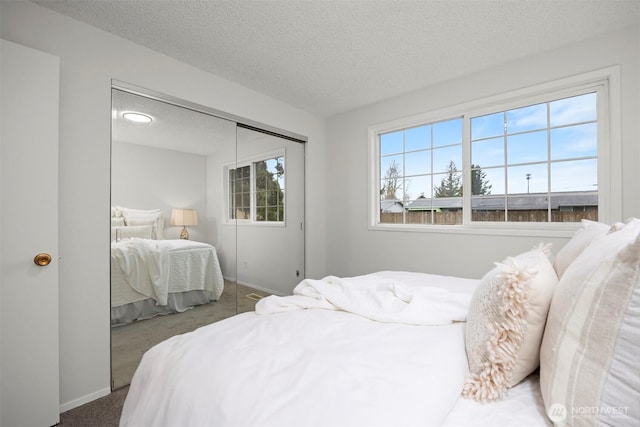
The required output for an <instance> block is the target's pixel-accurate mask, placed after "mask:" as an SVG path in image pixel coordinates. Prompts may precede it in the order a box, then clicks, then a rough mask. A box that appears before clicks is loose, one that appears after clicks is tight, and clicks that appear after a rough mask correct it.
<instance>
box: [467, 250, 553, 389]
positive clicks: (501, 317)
mask: <svg viewBox="0 0 640 427" xmlns="http://www.w3.org/2000/svg"><path fill="white" fill-rule="evenodd" d="M550 252H551V251H550V245H546V246H545V245H542V244H541V245H539V246H537V247H535V248H533V249H532V250H530V251H528V252H525V253H522V254H520V255H518V256H516V257H509V258H507V259H506V260H504V261H503V262H501V263H496V267H495V268H494V269H493V270H491V271H489V272H488V273H487V274H486V275H485V276H484V277H483V278H482V280H481V282H480V285H479V286H478V288H477V289H476V291H475V293H474V295H473V299H472V301H471V306H470V308H469V314H468V315H467V324H466V331H465V346H466V350H467V358H468V360H469V376H468V377H467V379H466V381H465V385H464V390H463V393H462V394H463V396H464V397H467V398H472V399H475V400H478V401H481V402H484V401H492V400H498V399H500V398H502V396H503V395H504V392H505V391H506V390H507V389H508V388H509V387H513V386H514V385H516V384H518V383H519V382H520V381H522V380H523V379H524V378H525V377H526V376H528V375H529V374H530V373H531V372H533V371H534V370H535V369H536V368H537V367H538V365H539V362H540V342H541V341H542V335H543V333H544V326H545V322H546V319H547V313H548V311H549V305H550V303H551V298H552V297H553V292H554V291H555V288H556V286H557V284H558V277H557V276H556V273H555V270H554V269H553V265H552V264H551V261H549V254H550Z"/></svg>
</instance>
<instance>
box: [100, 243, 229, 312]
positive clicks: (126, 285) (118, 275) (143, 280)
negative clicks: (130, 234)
mask: <svg viewBox="0 0 640 427" xmlns="http://www.w3.org/2000/svg"><path fill="white" fill-rule="evenodd" d="M172 257H173V262H172ZM111 260H112V263H113V265H112V274H111V281H112V290H111V291H112V292H111V305H112V307H117V306H121V305H124V304H127V303H130V302H135V301H140V300H142V299H144V298H145V297H147V298H152V299H153V300H155V301H156V302H157V303H158V305H166V304H167V300H168V294H169V293H172V292H187V291H191V290H207V291H210V292H211V293H212V294H213V295H214V298H218V297H219V296H220V294H221V293H222V290H223V287H224V282H223V278H222V272H221V270H220V265H219V262H218V257H217V256H216V252H215V248H214V247H213V246H211V245H209V244H206V243H201V242H195V241H191V240H182V239H181V240H177V239H176V240H149V239H137V238H133V239H124V240H121V241H119V242H112V243H111ZM114 269H115V270H114ZM116 270H117V271H116ZM131 289H133V290H134V291H135V292H134V293H132V292H131ZM136 292H137V294H136Z"/></svg>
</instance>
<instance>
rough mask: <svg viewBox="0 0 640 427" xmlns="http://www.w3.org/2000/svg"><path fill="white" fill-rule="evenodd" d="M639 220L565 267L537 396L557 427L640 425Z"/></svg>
mask: <svg viewBox="0 0 640 427" xmlns="http://www.w3.org/2000/svg"><path fill="white" fill-rule="evenodd" d="M638 354H640V220H638V219H632V220H630V221H628V222H627V223H626V224H625V225H624V227H622V228H621V229H619V230H618V231H614V232H612V233H610V234H607V235H605V236H603V237H599V238H597V239H594V240H593V241H592V242H591V243H590V244H589V246H588V247H587V248H586V249H585V250H584V251H583V252H582V253H581V254H580V255H579V256H578V258H576V260H575V261H574V262H573V263H572V264H571V265H570V266H569V268H567V271H566V272H565V274H564V275H563V276H562V279H561V280H560V283H559V284H558V289H557V291H556V293H555V295H554V297H553V301H552V303H551V308H550V310H549V316H548V320H547V328H546V330H545V333H544V339H543V341H542V346H541V349H540V390H541V391H542V398H543V401H544V404H545V407H546V410H547V413H548V415H549V418H551V420H552V421H553V422H554V423H556V424H557V425H637V423H638V420H639V419H640V405H638V402H640V376H639V375H638V373H639V372H640V358H639V357H638Z"/></svg>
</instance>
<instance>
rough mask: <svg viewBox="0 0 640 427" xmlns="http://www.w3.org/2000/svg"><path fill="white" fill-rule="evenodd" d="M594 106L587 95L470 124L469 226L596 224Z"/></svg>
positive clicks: (478, 118)
mask: <svg viewBox="0 0 640 427" xmlns="http://www.w3.org/2000/svg"><path fill="white" fill-rule="evenodd" d="M596 101H597V92H589V93H585V94H582V95H577V96H571V97H567V98H561V99H554V100H553V101H549V102H542V103H537V104H534V105H529V106H525V107H520V108H514V109H510V110H506V111H499V112H497V113H492V114H487V115H482V116H475V117H470V124H471V126H470V128H471V137H470V141H471V173H472V195H471V212H472V220H473V221H517V222H579V221H580V220H582V219H590V220H597V219H598V117H597V108H596V107H597V102H596ZM569 207H570V208H572V209H567V208H569ZM573 208H578V209H573Z"/></svg>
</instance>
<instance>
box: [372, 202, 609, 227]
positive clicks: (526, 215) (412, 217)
mask: <svg viewBox="0 0 640 427" xmlns="http://www.w3.org/2000/svg"><path fill="white" fill-rule="evenodd" d="M432 215H433V217H432ZM471 217H472V220H473V221H479V222H487V221H495V222H504V221H505V212H504V211H473V213H472V214H471ZM583 219H589V220H591V221H597V220H598V208H597V207H595V206H589V207H587V208H585V209H584V210H574V211H558V210H552V211H551V222H580V221H581V220H583ZM509 222H548V211H546V210H517V211H516V210H511V211H509ZM380 223H381V224H437V225H455V224H462V210H455V211H453V210H452V211H442V212H431V211H407V212H381V213H380Z"/></svg>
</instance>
